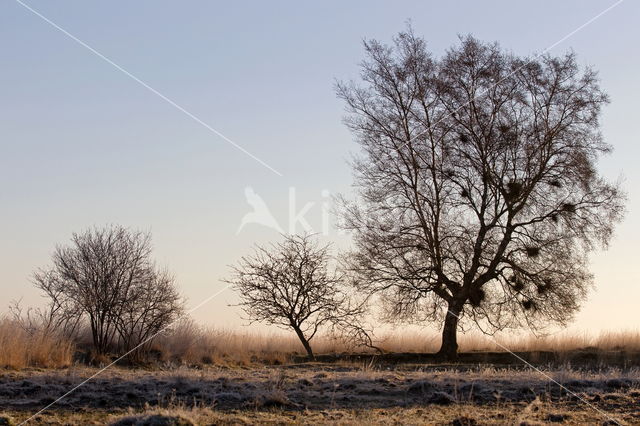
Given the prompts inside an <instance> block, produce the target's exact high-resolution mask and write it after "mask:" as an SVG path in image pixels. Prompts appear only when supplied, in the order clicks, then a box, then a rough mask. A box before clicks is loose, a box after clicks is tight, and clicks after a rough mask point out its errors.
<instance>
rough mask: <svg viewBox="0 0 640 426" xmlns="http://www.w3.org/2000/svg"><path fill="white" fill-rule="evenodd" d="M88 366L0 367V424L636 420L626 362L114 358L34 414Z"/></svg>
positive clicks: (635, 386)
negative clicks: (236, 363) (534, 365)
mask: <svg viewBox="0 0 640 426" xmlns="http://www.w3.org/2000/svg"><path fill="white" fill-rule="evenodd" d="M97 371H98V369H96V368H89V367H70V368H67V369H61V370H51V369H48V370H38V369H26V370H22V371H3V372H1V373H0V413H2V414H0V416H2V417H0V424H11V423H16V424H19V423H21V422H23V421H25V420H27V419H29V422H30V423H32V424H90V423H95V424H104V423H115V424H121V425H126V424H157V425H159V424H185V425H188V424H210V423H217V424H220V423H234V424H252V423H257V422H263V423H272V424H273V423H278V424H279V423H308V424H312V423H315V424H325V423H326V424H360V423H369V424H371V423H381V424H454V425H455V424H457V425H466V424H469V425H473V424H504V423H510V424H514V423H515V424H522V423H524V424H538V423H564V424H584V423H585V422H586V423H590V424H616V422H618V423H620V424H640V370H638V369H637V368H635V367H634V368H627V369H625V368H619V369H611V368H591V369H572V368H570V367H563V368H553V369H546V370H543V371H542V373H541V372H538V371H535V370H532V369H530V368H526V369H525V368H519V367H516V366H506V367H504V368H496V367H491V366H478V365H469V366H464V365H457V366H447V365H431V366H425V365H420V364H404V365H395V366H384V365H378V366H376V365H372V364H364V363H363V364H357V363H342V364H341V363H338V364H336V363H331V364H329V363H301V364H291V365H281V366H251V367H244V368H242V367H233V368H222V367H206V368H177V369H176V368H174V369H167V370H164V371H159V370H157V369H156V370H148V371H147V370H144V369H128V368H121V367H112V368H110V369H108V370H106V371H104V372H103V373H101V374H99V375H98V376H97V377H95V378H94V379H92V380H90V381H88V382H87V383H86V384H84V385H82V386H80V387H79V388H78V389H77V390H75V391H74V392H72V393H71V394H69V395H68V396H66V397H64V398H63V399H61V400H60V401H57V402H55V404H53V405H52V406H51V407H49V408H48V409H47V410H45V411H43V412H41V413H39V414H36V413H38V411H39V410H40V409H42V408H43V407H45V406H47V405H49V404H51V403H52V402H54V401H56V399H57V398H58V397H60V396H62V395H64V394H65V393H66V392H67V391H69V390H70V389H72V388H73V387H74V386H76V385H78V384H80V383H81V382H82V381H83V380H85V379H86V378H87V377H90V376H91V375H93V374H94V373H96V372H97ZM555 382H557V383H555ZM558 383H560V384H562V385H563V386H564V387H566V389H564V388H563V387H562V386H560V385H559V384H558ZM567 389H568V390H567ZM34 415H35V417H32V416H34ZM3 422H4V423H3Z"/></svg>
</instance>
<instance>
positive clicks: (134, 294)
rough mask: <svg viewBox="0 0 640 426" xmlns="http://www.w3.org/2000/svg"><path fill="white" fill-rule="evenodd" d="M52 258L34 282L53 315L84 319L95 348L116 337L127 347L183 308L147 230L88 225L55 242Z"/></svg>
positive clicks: (104, 350)
mask: <svg viewBox="0 0 640 426" xmlns="http://www.w3.org/2000/svg"><path fill="white" fill-rule="evenodd" d="M52 260H53V266H52V267H51V268H49V269H42V270H39V271H38V272H36V273H35V274H34V281H35V284H36V286H37V287H38V288H39V289H40V290H42V291H43V292H44V294H45V295H46V296H47V297H48V298H49V300H50V303H51V309H52V310H53V311H55V312H56V313H57V315H59V316H61V317H62V318H67V317H76V316H79V317H81V318H84V319H86V320H87V321H88V323H89V326H90V329H91V334H92V337H93V344H94V348H95V350H96V352H97V353H100V354H105V353H107V352H108V351H109V350H110V349H112V346H113V344H115V343H118V342H119V343H120V344H122V345H123V347H124V349H130V348H132V347H133V346H134V345H135V344H137V343H139V342H141V341H142V340H143V339H145V338H147V337H149V336H150V335H152V334H153V333H154V332H157V331H159V330H160V329H162V328H163V327H166V326H168V325H169V324H171V322H172V321H173V320H174V319H175V318H177V316H178V315H179V314H180V313H181V311H182V300H181V298H180V296H179V295H178V292H177V290H176V289H175V284H174V281H173V278H171V277H170V276H169V275H168V274H167V273H166V272H163V271H158V270H157V268H156V266H155V264H154V263H153V261H152V259H151V236H150V234H149V233H145V232H139V231H130V230H128V229H126V228H124V227H121V226H108V227H104V228H93V229H88V230H86V231H84V232H82V233H74V234H73V236H72V238H71V244H69V245H66V246H58V247H57V248H56V249H55V251H54V253H53V256H52Z"/></svg>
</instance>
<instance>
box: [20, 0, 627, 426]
mask: <svg viewBox="0 0 640 426" xmlns="http://www.w3.org/2000/svg"><path fill="white" fill-rule="evenodd" d="M15 1H16V2H17V3H19V4H20V5H22V6H23V7H25V8H26V9H28V10H29V11H31V12H32V13H34V14H35V15H37V16H38V17H40V18H41V19H43V20H44V21H46V22H47V23H49V24H50V25H52V26H53V27H55V28H56V29H58V30H59V31H61V32H62V33H64V34H65V35H67V36H68V37H70V38H71V39H73V40H74V41H76V42H77V43H79V44H81V45H82V46H84V47H85V48H87V49H89V50H90V51H91V52H93V53H94V54H96V55H97V56H98V57H100V58H101V59H103V60H105V61H106V62H108V63H109V64H111V65H113V66H114V67H115V68H117V69H118V70H120V71H121V72H123V73H124V74H126V75H127V76H129V77H130V78H132V79H133V80H135V81H136V82H138V83H139V84H141V85H143V86H144V87H145V88H147V89H148V90H150V91H151V92H153V93H154V94H156V95H158V96H159V97H161V98H162V99H164V100H165V101H167V102H168V103H170V104H171V105H172V106H174V107H175V108H177V109H178V110H180V111H182V112H183V113H185V114H186V115H188V116H189V117H191V118H192V119H194V120H195V121H196V122H198V123H199V124H201V125H203V126H204V127H206V128H207V129H209V130H211V131H212V132H214V133H215V134H217V135H218V136H220V137H222V138H223V139H224V140H226V141H227V142H229V143H231V144H232V145H233V146H235V147H236V148H238V149H239V150H241V151H242V152H244V153H245V154H247V155H248V156H250V157H251V158H253V159H254V160H256V161H258V162H259V163H260V164H262V165H263V166H265V167H267V168H268V169H269V170H271V171H273V172H274V173H276V174H277V175H279V176H282V174H281V173H280V172H278V171H277V170H275V169H273V168H272V167H271V166H269V165H268V164H266V163H265V162H264V161H262V160H260V159H259V158H257V157H255V156H254V155H253V154H251V153H250V152H248V151H247V150H246V149H244V148H242V147H241V146H239V145H237V144H236V143H235V142H233V141H231V140H230V139H228V138H227V137H226V136H224V135H223V134H221V133H220V132H218V131H217V130H215V129H214V128H212V127H211V126H209V125H208V124H206V123H205V122H203V121H202V120H201V119H199V118H198V117H196V116H194V115H193V114H191V113H190V112H188V111H187V110H185V109H184V108H183V107H181V106H180V105H178V104H176V103H175V102H174V101H172V100H171V99H169V98H167V97H166V96H164V95H162V94H161V93H160V92H158V91H157V90H155V89H154V88H152V87H151V86H149V85H148V84H146V83H145V82H143V81H142V80H140V79H139V78H138V77H136V76H135V75H133V74H131V73H129V72H128V71H126V70H125V69H123V68H122V67H120V66H119V65H118V64H116V63H114V62H113V61H111V60H110V59H109V58H107V57H105V56H104V55H102V54H101V53H99V52H98V51H96V50H95V49H93V48H92V47H91V46H89V45H87V44H86V43H84V42H83V41H81V40H79V39H78V38H76V37H75V36H73V35H72V34H70V33H68V32H67V31H66V30H64V29H63V28H61V27H59V26H58V25H57V24H55V23H54V22H52V21H51V20H49V19H47V18H46V17H45V16H43V15H42V14H40V13H39V12H37V11H36V10H34V9H33V8H31V7H29V6H28V5H26V4H25V3H23V2H22V1H20V0H15ZM623 1H624V0H618V1H617V2H615V3H614V4H612V5H611V6H609V7H608V8H606V9H605V10H603V11H602V12H600V13H599V14H597V15H596V16H594V17H593V18H591V19H589V20H588V21H586V22H585V23H584V24H582V25H580V26H579V27H577V28H576V29H574V30H573V31H571V32H570V33H568V34H567V35H565V36H564V37H563V38H561V39H560V40H558V41H557V42H555V43H553V44H552V45H551V46H549V47H547V48H546V49H545V50H544V51H543V52H542V53H540V54H538V55H535V56H534V57H537V56H540V55H543V54H544V53H546V52H548V51H549V50H551V49H553V48H554V47H556V46H557V45H559V44H560V43H562V42H564V41H566V40H567V39H569V38H570V37H572V36H573V35H575V34H576V33H577V32H579V31H580V30H582V29H584V28H585V27H587V26H588V25H589V24H591V23H593V22H594V21H595V20H597V19H598V18H600V17H601V16H603V15H604V14H606V13H607V12H609V11H610V10H612V9H613V8H615V7H616V6H618V5H619V4H620V3H622V2H623ZM518 70H519V69H516V70H515V71H513V72H512V73H511V74H509V75H508V76H507V77H505V78H508V77H510V76H511V75H513V74H514V73H516V72H517V71H518ZM505 78H503V79H501V80H500V81H498V82H497V83H496V85H497V84H499V83H500V82H501V81H503V80H504V79H505ZM463 107H464V106H461V107H460V108H458V109H456V110H455V111H458V110H460V109H461V108H463ZM424 133H426V132H423V133H421V134H419V135H417V136H415V137H413V138H411V139H410V140H409V141H407V142H406V143H405V145H406V144H409V143H411V141H413V140H414V139H416V138H417V137H420V136H421V135H423V134H424ZM230 286H231V284H229V285H227V286H225V287H224V288H222V289H221V290H219V291H218V292H216V293H214V294H212V295H211V296H209V297H207V298H206V299H204V300H203V301H202V302H200V303H199V304H198V305H196V306H195V307H194V308H192V309H191V310H189V311H188V312H187V313H186V314H190V313H192V312H194V311H195V310H197V309H199V308H200V307H202V306H203V305H205V304H206V303H208V302H209V301H210V300H212V299H213V298H214V297H216V296H218V295H219V294H220V293H222V292H223V291H225V290H226V289H227V288H229V287H230ZM449 312H450V311H449ZM450 313H451V314H452V315H454V316H456V317H458V316H457V315H455V314H454V313H453V312H450ZM458 318H459V317H458ZM172 324H173V323H172ZM172 324H170V325H169V326H167V327H165V328H163V329H162V330H160V331H158V332H157V333H155V334H154V335H152V336H150V337H149V338H147V339H145V340H144V341H143V342H141V343H140V344H139V345H137V346H136V347H134V348H133V349H131V350H129V351H128V352H126V353H125V354H123V355H121V356H120V357H119V358H117V359H116V360H115V361H113V362H111V363H110V364H109V365H107V366H105V367H103V368H102V369H100V370H99V371H97V372H96V373H94V374H93V375H91V376H90V377H88V378H87V379H85V380H84V381H82V382H81V383H79V384H78V385H76V386H75V387H73V388H72V389H71V390H69V391H67V392H66V393H65V394H64V395H62V396H60V397H59V398H58V399H56V400H55V401H53V402H51V403H50V404H48V405H47V406H45V407H43V408H42V409H40V410H39V411H38V412H36V413H35V414H34V415H32V416H31V417H29V418H28V419H26V420H25V421H24V422H22V423H20V424H21V425H23V424H26V423H27V422H29V421H30V420H32V419H33V418H34V417H36V416H37V415H39V414H40V413H42V412H43V411H45V410H47V409H49V408H50V407H51V406H53V405H55V404H56V403H57V402H59V401H60V400H62V399H64V398H65V397H67V396H68V395H70V394H71V393H73V392H74V391H75V390H77V389H78V388H80V387H81V386H83V385H84V384H86V383H87V382H89V381H90V380H92V379H93V378H95V377H96V376H98V375H100V374H101V373H103V372H104V371H105V370H107V369H108V368H110V367H112V366H113V365H115V364H116V363H117V362H119V361H120V360H122V359H123V358H125V357H126V356H128V355H129V354H131V353H132V352H134V351H135V350H137V349H138V348H140V346H142V345H144V344H145V343H147V342H149V341H150V340H152V339H154V338H155V337H156V336H157V335H158V334H160V333H162V332H164V331H166V330H167V328H168V327H170V326H171V325H172ZM493 340H494V343H496V344H497V345H498V346H500V347H501V348H502V349H504V350H505V351H507V352H508V353H510V354H511V355H513V356H514V357H516V358H517V359H518V360H520V361H522V362H523V363H525V364H526V365H528V366H529V367H531V368H532V369H534V370H535V371H537V372H538V373H540V374H541V375H543V376H544V377H546V378H547V379H549V380H550V381H552V382H553V383H555V384H557V385H558V386H560V387H561V388H562V389H564V390H565V391H566V392H567V393H570V394H571V395H573V396H575V397H576V398H578V399H579V400H580V401H582V402H583V403H584V404H586V405H587V406H589V407H591V408H593V409H594V410H595V411H597V412H598V413H600V414H601V415H602V416H603V417H605V418H607V419H609V420H612V421H613V422H615V423H616V424H620V423H619V422H617V421H616V420H615V419H613V418H612V417H611V416H609V415H608V414H607V413H606V412H604V411H602V410H601V409H599V408H598V407H596V406H594V405H593V404H591V403H589V402H588V401H586V400H585V399H584V398H582V397H580V396H579V395H577V394H576V393H574V392H573V391H571V390H570V389H568V388H567V387H565V386H564V385H562V384H561V383H559V382H558V381H556V380H554V379H553V378H552V377H551V376H549V375H548V374H546V373H545V372H543V371H541V370H540V369H538V368H536V367H535V366H533V365H532V364H530V363H529V362H527V361H526V360H525V359H523V358H522V357H520V356H518V355H517V354H515V353H514V352H512V351H511V350H509V349H508V348H507V347H505V346H504V345H502V344H501V343H499V342H498V341H497V340H495V338H494V339H493Z"/></svg>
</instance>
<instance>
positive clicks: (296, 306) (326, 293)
mask: <svg viewBox="0 0 640 426" xmlns="http://www.w3.org/2000/svg"><path fill="white" fill-rule="evenodd" d="M329 261H330V255H329V246H320V245H319V244H318V243H317V242H315V241H313V237H311V236H309V235H306V236H286V237H285V240H284V241H283V242H282V243H278V244H273V245H271V246H269V247H266V248H265V247H260V246H257V247H256V249H255V252H254V254H253V255H251V256H247V257H243V258H242V259H241V260H240V262H239V264H238V266H236V267H234V268H233V276H232V278H231V279H229V280H228V281H227V282H229V283H231V284H233V286H234V289H235V290H236V291H238V293H239V295H240V300H241V302H240V306H241V307H242V309H243V310H244V312H245V313H246V315H247V316H248V319H249V320H250V321H252V322H255V321H264V322H266V323H268V324H272V325H276V326H280V327H284V328H291V329H293V330H294V331H295V333H296V335H297V336H298V338H299V339H300V342H301V343H302V345H303V346H304V349H305V351H306V352H307V355H308V356H309V357H310V358H313V356H314V355H313V350H312V348H311V344H310V341H311V339H313V337H314V336H315V335H316V334H317V332H318V331H319V330H320V328H321V327H322V326H323V325H327V324H329V323H330V322H331V321H334V320H336V318H337V317H343V316H346V315H347V314H348V313H347V312H345V311H344V307H345V306H347V303H346V301H347V296H346V294H344V293H343V292H342V291H341V290H340V283H341V276H340V274H339V273H337V272H336V271H332V270H330V266H329ZM353 312H354V311H353V310H352V311H351V312H350V313H351V314H353Z"/></svg>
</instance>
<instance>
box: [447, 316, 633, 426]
mask: <svg viewBox="0 0 640 426" xmlns="http://www.w3.org/2000/svg"><path fill="white" fill-rule="evenodd" d="M447 313H448V314H451V315H453V316H454V317H456V318H457V319H458V320H460V317H459V316H458V315H456V314H455V313H454V312H451V311H450V310H447ZM482 335H483V336H484V337H487V338H489V336H488V335H486V334H484V333H483V334H482ZM490 340H492V341H493V343H495V344H496V345H498V346H499V347H500V348H501V349H502V350H504V351H506V352H508V353H509V354H511V355H513V356H514V357H515V358H516V359H518V360H519V361H522V362H523V363H525V364H526V365H527V366H529V367H530V368H532V369H533V370H535V371H536V372H538V373H540V374H541V375H543V376H544V377H545V378H547V379H548V380H549V381H551V382H553V383H554V384H556V385H558V386H560V388H561V389H564V391H565V392H567V393H569V394H571V395H572V396H574V397H576V398H578V399H579V400H580V401H581V402H583V403H584V404H586V405H587V406H588V407H590V408H593V409H594V410H595V411H597V412H598V413H599V414H601V415H602V416H603V417H604V418H606V419H607V420H611V421H612V422H614V424H616V425H619V424H621V423H620V422H619V421H618V420H616V419H614V418H613V417H611V416H610V415H609V414H608V413H607V412H605V411H603V410H601V409H600V408H598V407H596V406H595V405H593V404H592V403H590V402H589V401H587V400H586V399H584V398H582V397H581V396H580V395H578V394H577V393H575V392H573V391H572V390H571V389H569V388H567V387H566V386H565V385H563V384H562V383H560V382H558V381H557V380H555V379H554V378H553V377H551V376H550V375H548V374H547V373H545V372H544V371H542V370H540V369H539V368H538V367H536V366H535V365H533V364H531V363H530V362H529V361H527V360H526V359H524V358H522V357H521V356H520V355H518V354H516V353H515V352H513V351H511V349H509V348H507V347H506V346H504V345H503V344H502V343H500V342H499V341H498V339H496V338H495V337H493V336H491V339H490Z"/></svg>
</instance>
